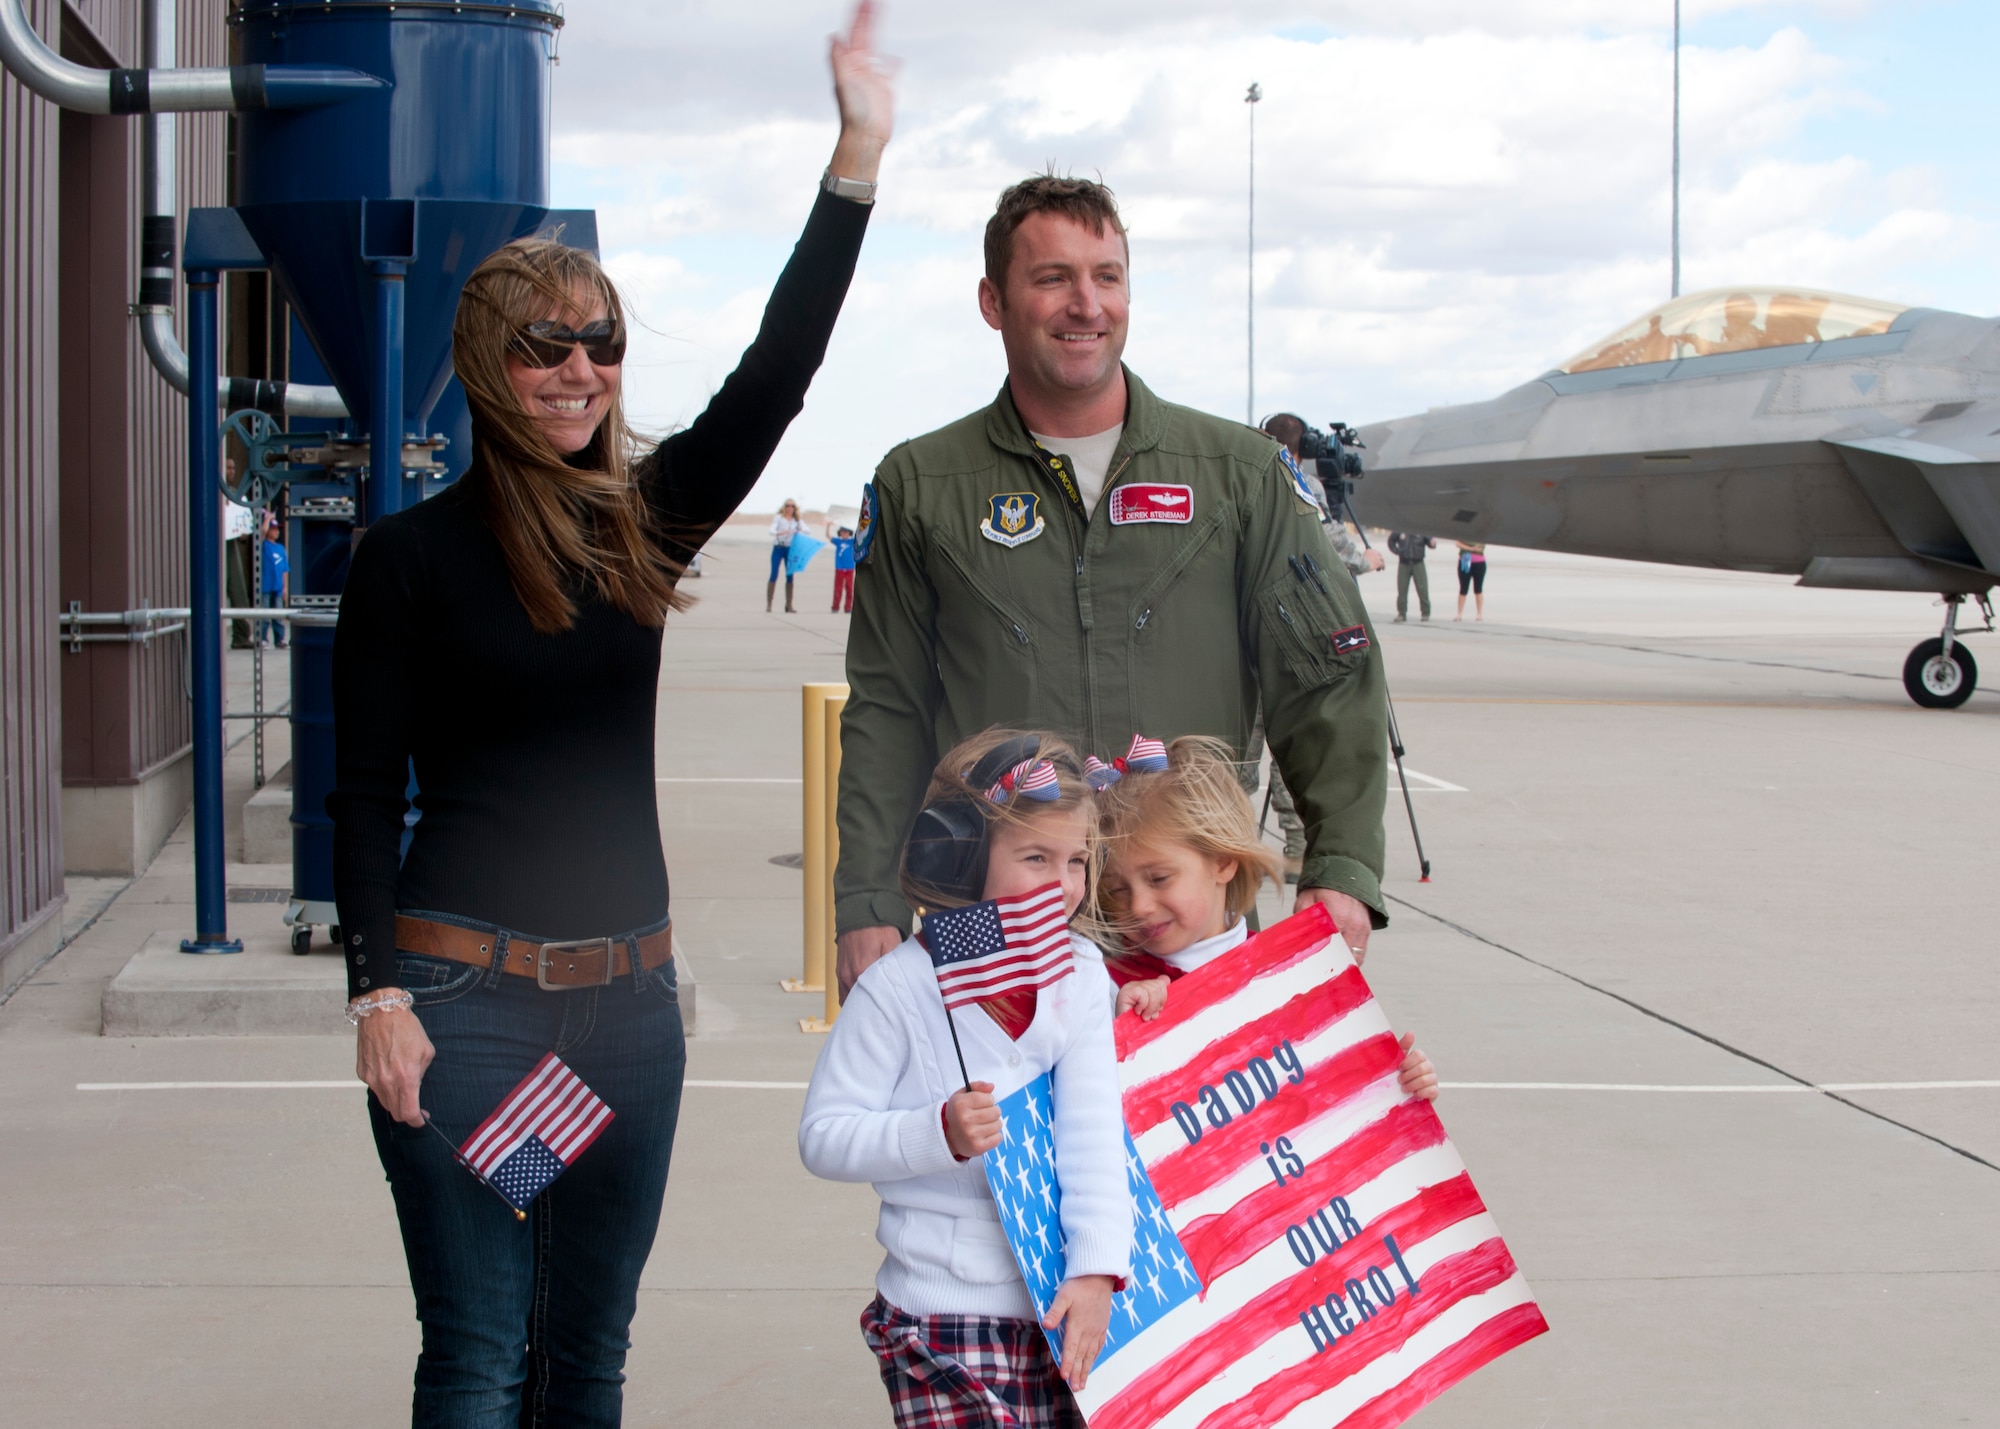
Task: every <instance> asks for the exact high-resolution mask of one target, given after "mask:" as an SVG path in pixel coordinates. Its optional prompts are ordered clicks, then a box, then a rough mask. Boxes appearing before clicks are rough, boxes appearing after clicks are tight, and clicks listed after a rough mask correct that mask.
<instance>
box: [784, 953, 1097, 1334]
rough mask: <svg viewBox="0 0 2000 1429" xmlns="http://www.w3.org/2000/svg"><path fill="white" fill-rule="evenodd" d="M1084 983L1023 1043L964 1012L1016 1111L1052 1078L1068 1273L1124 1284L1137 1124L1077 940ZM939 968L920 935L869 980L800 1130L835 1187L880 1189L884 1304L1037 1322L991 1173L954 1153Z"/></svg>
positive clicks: (958, 1018) (1049, 993) (962, 1037)
mask: <svg viewBox="0 0 2000 1429" xmlns="http://www.w3.org/2000/svg"><path fill="white" fill-rule="evenodd" d="M1070 946H1071V951H1072V953H1073V955H1074V957H1075V960H1076V961H1075V971H1074V972H1073V973H1071V975H1070V976H1068V977H1066V978H1064V979H1062V981H1060V982H1058V983H1056V984H1054V985H1053V986H1051V987H1045V988H1043V989H1042V990H1041V991H1040V993H1039V994H1037V997H1036V1002H1035V1020H1034V1022H1033V1023H1031V1024H1030V1025H1029V1027H1028V1030H1027V1031H1026V1032H1024V1033H1022V1034H1021V1039H1020V1041H1018V1042H1016V1041H1014V1040H1013V1039H1011V1038H1010V1037H1008V1035H1007V1034H1006V1033H1005V1032H1004V1031H1002V1030H1001V1028H1000V1026H999V1025H998V1024H997V1023H995V1022H994V1021H993V1019H992V1018H990V1017H988V1016H987V1015H986V1014H985V1013H984V1012H983V1011H981V1010H980V1009H978V1008H976V1007H965V1008H960V1009H959V1010H958V1011H957V1012H955V1013H953V1014H951V1016H952V1018H953V1019H954V1021H955V1022H956V1024H957V1027H958V1040H959V1044H960V1046H961V1047H963V1048H964V1051H965V1065H966V1070H967V1071H969V1072H970V1073H971V1074H972V1080H973V1081H975V1082H981V1081H984V1082H991V1083H993V1094H994V1096H995V1098H997V1099H999V1100H1002V1101H1004V1100H1005V1099H1006V1098H1007V1097H1008V1096H1010V1095H1011V1094H1012V1093H1014V1092H1015V1091H1017V1090H1018V1089H1019V1088H1021V1087H1022V1086H1023V1085H1025V1084H1026V1083H1028V1082H1030V1081H1032V1080H1033V1079H1034V1078H1036V1077H1038V1076H1040V1075H1041V1074H1042V1073H1043V1072H1053V1078H1052V1080H1053V1083H1054V1086H1053V1091H1052V1094H1051V1100H1052V1102H1053V1104H1054V1111H1055V1132H1054V1134H1055V1143H1056V1166H1057V1175H1058V1177H1059V1179H1060V1180H1061V1183H1062V1223H1063V1235H1064V1237H1065V1241H1066V1244H1065V1247H1064V1249H1065V1255H1066V1257H1067V1270H1068V1273H1069V1274H1070V1275H1072V1276H1076V1275H1110V1276H1117V1277H1121V1278H1122V1277H1123V1276H1124V1275H1125V1274H1126V1271H1127V1262H1128V1261H1129V1260H1130V1257H1131V1251H1132V1202H1131V1196H1130V1193H1129V1191H1128V1190H1127V1187H1126V1181H1125V1137H1124V1125H1125V1123H1124V1114H1123V1110H1122V1107H1121V1102H1120V1098H1119V1091H1118V1065H1117V1056H1116V1053H1115V1052H1114V1051H1113V1047H1112V1040H1111V1018H1110V998H1109V997H1108V996H1107V994H1108V992H1109V990H1110V979H1109V977H1107V976H1106V974H1105V971H1104V960H1103V957H1102V955H1100V954H1099V952H1098V950H1097V949H1096V948H1095V947H1094V946H1092V945H1091V944H1090V943H1088V942H1086V941H1085V940H1083V939H1082V938H1072V939H1071V943H1070ZM945 1015H946V1014H945V1010H944V998H943V996H942V995H941V994H940V993H939V991H938V983H937V974H936V973H935V972H934V971H933V970H932V968H931V960H930V955H929V954H928V953H927V952H925V951H924V948H923V945H922V944H921V943H919V942H917V941H916V939H914V938H912V939H910V940H908V941H907V942H905V943H903V944H902V946H900V947H898V948H897V949H896V950H895V951H894V952H892V953H890V954H889V955H888V956H887V957H885V958H883V959H881V960H880V961H879V962H877V963H875V964H874V965H873V966H872V967H870V968H869V969H868V970H867V971H866V972H865V973H863V974H862V975H861V978H860V980H859V981H858V982H856V983H855V985H854V990H853V991H852V992H851V993H849V994H848V998H847V1002H846V1005H845V1006H843V1007H842V1008H841V1010H840V1017H839V1020H838V1021H836V1022H835V1023H834V1026H833V1031H832V1032H831V1033H830V1034H829V1035H828V1037H827V1039H826V1046H825V1047H824V1048H822V1049H821V1051H820V1055H819V1064H818V1065H817V1066H816V1067H814V1068H813V1078H812V1085H811V1087H810V1088H809V1089H808V1090H807V1092H806V1107H805V1114H804V1115H803V1116H802V1117H801V1118H800V1120H799V1156H800V1158H801V1159H802V1160H804V1162H805V1164H806V1169H807V1170H809V1171H811V1172H812V1173H813V1174H814V1175H815V1176H823V1177H825V1178H826V1179H828V1180H830V1181H871V1182H873V1183H874V1185H875V1192H876V1194H877V1195H879V1196H880V1197H881V1198H882V1214H881V1216H880V1218H879V1219H878V1220H877V1222H876V1227H875V1238H876V1239H877V1240H879V1241H880V1242H881V1243H882V1248H883V1249H884V1250H886V1251H887V1252H888V1256H887V1258H886V1259H884V1260H883V1262H882V1268H881V1269H880V1270H879V1271H877V1272H876V1275H875V1286H876V1288H877V1289H878V1290H880V1291H881V1292H882V1295H883V1298H884V1299H886V1300H888V1301H889V1303H890V1304H892V1305H895V1306H896V1307H897V1308H898V1309H901V1310H905V1311H907V1312H908V1313H910V1314H912V1315H992V1316H1004V1317H1008V1318H1012V1319H1019V1320H1031V1319H1033V1318H1034V1317H1035V1307H1034V1304H1033V1302H1032V1301H1031V1300H1030V1299H1029V1298H1028V1288H1027V1285H1026V1284H1025V1283H1024V1282H1023V1281H1022V1279H1021V1272H1020V1268H1019V1267H1018V1266H1017V1265H1016V1264H1015V1263H1014V1253H1013V1251H1012V1250H1011V1249H1009V1247H1008V1245H1007V1238H1006V1235H1005V1234H1004V1233H1003V1232H1002V1230H1001V1228H1000V1216H999V1212H998V1211H997V1210H996V1209H995V1208H994V1205H993V1193H992V1191H991V1190H990V1189H989V1188H988V1186H987V1184H986V1172H985V1169H984V1168H983V1167H982V1166H981V1165H980V1163H979V1161H978V1160H977V1159H974V1160H971V1161H967V1162H963V1163H960V1162H959V1161H958V1160H956V1159H955V1158H954V1157H953V1156H952V1154H951V1148H950V1147H949V1146H948V1145H946V1144H945V1138H944V1122H943V1115H942V1114H943V1108H944V1103H945V1101H946V1099H947V1098H948V1097H950V1095H951V1094H952V1093H953V1092H955V1091H957V1090H958V1089H959V1088H960V1087H961V1086H962V1085H963V1082H962V1081H961V1079H960V1077H959V1074H958V1059H957V1057H955V1056H954V1055H953V1054H952V1046H951V1029H950V1027H949V1026H947V1025H946V1022H945Z"/></svg>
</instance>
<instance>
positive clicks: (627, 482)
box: [451, 238, 693, 635]
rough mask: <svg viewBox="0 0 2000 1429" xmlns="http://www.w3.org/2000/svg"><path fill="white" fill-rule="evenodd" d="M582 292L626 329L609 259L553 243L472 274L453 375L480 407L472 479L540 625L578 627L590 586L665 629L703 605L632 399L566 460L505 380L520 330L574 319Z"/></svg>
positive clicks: (517, 590)
mask: <svg viewBox="0 0 2000 1429" xmlns="http://www.w3.org/2000/svg"><path fill="white" fill-rule="evenodd" d="M579 293H592V294H595V295H596V296H598V297H600V298H602V299H603V300H604V307H605V312H606V314H607V315H608V316H609V317H610V319H611V321H612V322H613V323H616V324H618V325H619V326H621V327H622V326H623V325H624V321H625V316H624V311H623V309H622V307H621V306H620V304H619V301H618V290H617V289H616V288H614V287H613V286H612V284H611V280H610V278H608V277H607V276H605V272H604V270H603V268H601V267H599V266H598V263H597V260H596V259H595V258H593V257H592V256H591V255H590V254H588V253H586V252H584V251H583V250H582V249H578V248H570V247H567V246H565V245H564V244H562V243H559V242H556V241H554V240H552V239H547V238H523V239H517V240H516V241H515V242H513V243H509V244H507V245H506V246H505V247H504V248H501V249H500V250H499V251H498V252H496V253H494V254H493V255H492V256H491V257H490V258H488V259H487V260H486V261H485V262H484V263H481V264H480V265H479V266H478V267H477V268H476V269H474V270H473V273H472V276H471V277H470V278H468V279H466V283H465V292H464V295H463V296H462V297H461V298H460V299H459V302H458V314H457V316H456V318H454V319H453V322H452V328H451V356H452V366H453V367H454V368H455V369H456V370H457V373H458V380H459V381H460V382H461V383H463V384H464V386H465V401H466V406H467V407H469V408H470V409H471V411H472V466H471V468H470V470H468V471H467V473H466V480H467V481H468V482H469V483H470V484H471V485H472V488H473V490H474V493H475V495H476V497H477V499H478V501H479V503H480V506H481V508H482V511H483V513H484V515H485V517H486V522H487V525H488V526H490V527H491V528H492V530H493V534H494V535H495V536H496V537H497V538H498V539H499V542H500V550H501V552H502V553H503V554H504V555H505V556H506V559H507V573H508V576H509V577H510V578H511V580H512V582H513V586H514V594H515V595H516V596H517V597H518V598H519V599H520V602H521V604H522V606H523V607H524V608H525V609H526V610H527V612H528V619H529V621H530V622H531V623H532V624H533V625H534V627H535V629H536V630H539V631H540V632H542V633H543V634H544V635H553V634H556V633H558V632H560V631H564V630H567V629H569V628H570V626H571V625H573V624H574V623H575V621H576V599H575V597H576V595H577V594H578V593H580V591H581V590H583V589H586V588H594V589H595V590H596V592H597V594H598V596H599V597H600V598H602V599H603V600H604V601H605V602H606V603H607V604H610V605H613V606H616V607H617V608H618V609H620V610H622V611H624V612H625V613H626V614H627V615H629V616H631V617H632V619H634V620H636V621H638V622H639V624H641V625H644V626H650V627H652V628H655V629H657V628H659V627H660V626H662V625H664V624H665V623H666V618H667V614H668V612H669V611H675V610H685V609H686V608H687V607H688V606H689V605H691V604H693V601H692V600H691V599H690V598H689V597H687V596H684V595H681V594H680V593H679V592H678V591H677V590H676V589H675V583H676V582H677V581H678V580H679V579H680V576H681V572H682V570H683V569H684V566H683V565H682V563H681V562H679V561H677V560H675V559H674V558H673V557H672V556H670V555H669V554H668V553H667V549H666V545H665V539H666V533H665V532H663V531H661V530H660V529H659V526H658V523H657V522H656V521H655V520H654V518H653V515H652V513H651V511H650V510H649V509H648V508H647V506H646V501H645V497H644V494H643V493H642V492H641V491H640V489H639V486H638V483H637V481H636V480H635V477H636V474H637V473H636V471H635V468H636V466H637V465H638V459H639V442H638V439H637V438H636V437H635V436H634V435H633V432H632V429H631V428H630V427H628V426H627V425H626V423H625V407H624V403H623V400H622V394H613V396H612V398H611V401H610V404H609V405H608V407H607V408H606V410H605V413H604V420H603V421H601V422H599V423H598V425H597V431H596V432H595V433H594V434H593V435H592V436H591V439H590V444H589V445H588V446H586V447H584V448H583V449H582V450H581V451H578V452H574V453H572V454H570V455H569V456H567V457H566V456H564V455H563V454H562V453H560V452H558V451H557V450H556V449H555V448H554V447H553V446H551V445H550V444H549V441H548V439H547V438H546V437H545V436H543V435H542V430H541V428H540V426H539V425H538V424H537V423H536V421H535V419H534V418H533V417H532V416H530V415H529V413H528V412H527V411H526V410H525V409H524V408H523V407H522V405H521V400H520V398H519V397H518V396H517V395H516V394H515V391H514V387H513V384H512V383H510V382H509V381H508V379H507V362H508V348H509V344H510V343H512V341H513V339H514V336H515V334H516V333H518V332H519V331H520V330H521V329H522V328H523V327H525V326H526V325H527V324H529V323H531V322H536V321H538V320H540V319H542V318H545V317H548V316H549V315H550V314H551V313H556V314H566V315H568V316H569V319H570V320H571V321H575V320H576V318H577V316H578V314H577V313H576V308H577V302H578V295H579ZM586 306H587V302H586Z"/></svg>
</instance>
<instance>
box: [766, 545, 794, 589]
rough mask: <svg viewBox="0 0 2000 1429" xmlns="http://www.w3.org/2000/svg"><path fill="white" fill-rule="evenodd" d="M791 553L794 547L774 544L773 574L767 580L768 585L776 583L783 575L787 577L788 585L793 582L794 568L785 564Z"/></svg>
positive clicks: (772, 551) (772, 555) (772, 550)
mask: <svg viewBox="0 0 2000 1429" xmlns="http://www.w3.org/2000/svg"><path fill="white" fill-rule="evenodd" d="M791 554H792V548H791V547H790V546H779V545H775V544H774V545H773V546H772V547H771V574H770V576H769V577H768V578H767V579H766V581H765V584H766V585H776V584H777V582H778V577H779V576H781V575H782V576H783V577H784V578H785V584H787V585H790V584H791V581H792V570H791V567H790V566H788V565H786V564H785V561H786V560H787V559H788V558H789V557H790V556H791Z"/></svg>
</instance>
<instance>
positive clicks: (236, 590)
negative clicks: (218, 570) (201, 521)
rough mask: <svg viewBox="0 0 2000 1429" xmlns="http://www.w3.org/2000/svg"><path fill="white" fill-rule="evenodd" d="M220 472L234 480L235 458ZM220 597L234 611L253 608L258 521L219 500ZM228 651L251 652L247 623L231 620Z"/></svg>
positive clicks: (247, 511) (240, 508)
mask: <svg viewBox="0 0 2000 1429" xmlns="http://www.w3.org/2000/svg"><path fill="white" fill-rule="evenodd" d="M222 466H223V470H224V471H225V472H226V473H227V474H228V479H229V480H230V481H232V482H233V481H235V480H236V458H235V457H224V458H223V460H222ZM221 500H222V540H223V546H222V593H223V597H224V598H225V599H226V600H227V601H228V603H229V604H230V605H231V606H232V607H234V608H235V609H237V610H242V609H243V608H244V607H245V606H249V605H254V604H256V601H255V598H254V597H253V596H252V595H251V593H250V592H251V590H252V588H253V584H254V582H253V578H252V576H251V574H250V572H251V570H252V568H253V567H254V566H255V565H256V563H257V552H256V551H255V550H254V549H253V547H255V546H256V544H257V518H256V517H254V516H252V515H251V514H250V508H249V507H247V506H239V505H237V504H236V503H235V502H234V501H231V500H230V499H229V498H228V497H226V496H225V497H222V498H221ZM229 648H230V649H232V650H248V649H249V648H250V622H249V621H247V620H232V621H230V622H229Z"/></svg>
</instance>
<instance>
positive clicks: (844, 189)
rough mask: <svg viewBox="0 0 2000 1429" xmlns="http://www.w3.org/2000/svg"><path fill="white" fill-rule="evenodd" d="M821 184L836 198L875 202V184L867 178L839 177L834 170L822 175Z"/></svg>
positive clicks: (856, 201) (858, 201)
mask: <svg viewBox="0 0 2000 1429" xmlns="http://www.w3.org/2000/svg"><path fill="white" fill-rule="evenodd" d="M819 186H820V187H821V188H822V189H824V190H825V191H826V192H828V193H830V194H832V195H833V196H834V197H835V198H844V199H851V200H853V201H854V202H855V203H873V202H875V185H874V184H873V183H870V182H869V181H867V180H866V179H838V178H835V177H834V175H833V170H832V169H828V170H827V171H826V173H825V174H823V175H821V177H820V181H819Z"/></svg>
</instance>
